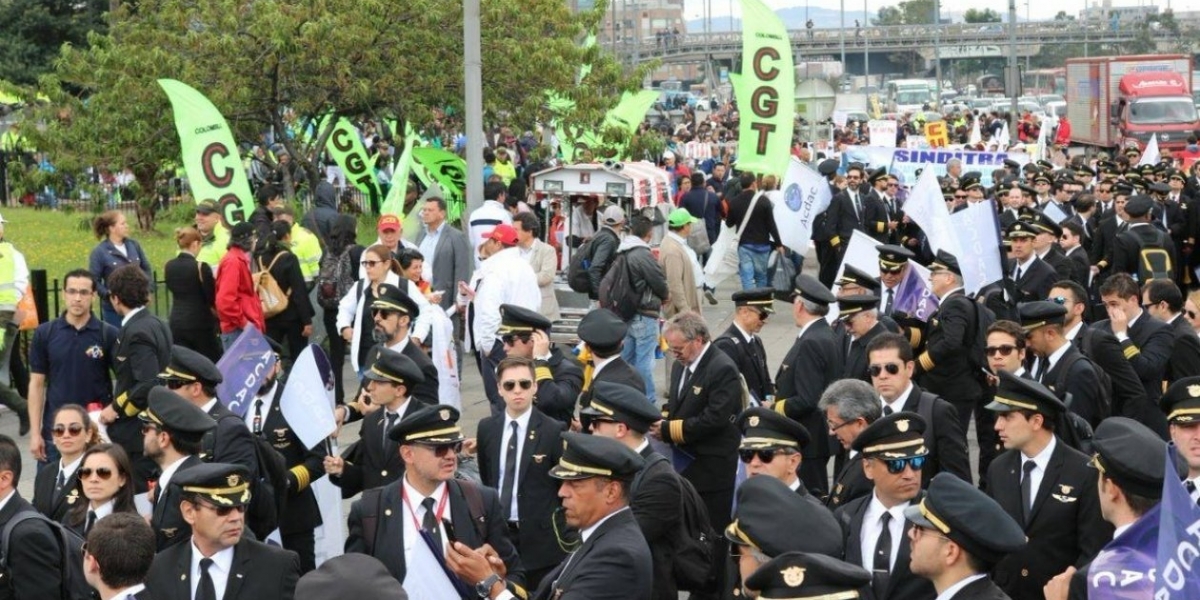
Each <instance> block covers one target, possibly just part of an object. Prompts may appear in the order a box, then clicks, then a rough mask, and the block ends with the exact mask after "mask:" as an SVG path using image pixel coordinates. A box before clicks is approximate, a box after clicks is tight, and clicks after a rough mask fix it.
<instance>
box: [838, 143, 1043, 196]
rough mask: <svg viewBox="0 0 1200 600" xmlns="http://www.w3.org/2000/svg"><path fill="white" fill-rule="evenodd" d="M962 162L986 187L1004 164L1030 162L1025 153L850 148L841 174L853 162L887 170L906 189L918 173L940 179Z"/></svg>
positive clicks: (845, 152) (965, 170) (914, 181)
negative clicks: (928, 171)
mask: <svg viewBox="0 0 1200 600" xmlns="http://www.w3.org/2000/svg"><path fill="white" fill-rule="evenodd" d="M955 158H957V159H959V160H960V161H962V166H963V168H962V170H963V172H964V173H967V172H970V171H978V172H979V173H980V174H981V175H983V180H982V183H983V186H984V187H989V186H991V185H992V171H994V170H996V169H1000V168H1003V167H1004V161H1005V160H1006V159H1007V160H1014V161H1016V162H1017V163H1018V164H1020V165H1021V166H1024V165H1025V164H1026V163H1028V162H1029V159H1030V157H1029V155H1028V154H1025V153H1024V152H976V151H971V150H955V149H949V148H928V149H923V150H912V149H908V148H878V147H875V146H847V147H846V149H845V150H844V151H843V152H842V170H843V172H845V168H846V166H848V165H849V164H850V163H852V162H860V163H863V164H864V165H866V167H867V168H868V169H877V168H879V167H887V169H888V173H891V174H893V175H895V176H897V177H899V178H900V181H902V182H903V183H904V184H905V185H909V186H911V185H915V184H916V182H917V170H918V169H933V172H934V173H936V174H937V175H938V177H941V176H943V175H945V174H946V164H947V163H949V162H950V160H951V159H955Z"/></svg>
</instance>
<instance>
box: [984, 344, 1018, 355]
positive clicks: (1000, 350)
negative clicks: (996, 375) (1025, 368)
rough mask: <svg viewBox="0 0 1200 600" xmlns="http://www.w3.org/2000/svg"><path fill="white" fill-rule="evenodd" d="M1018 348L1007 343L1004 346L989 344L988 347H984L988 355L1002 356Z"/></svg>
mask: <svg viewBox="0 0 1200 600" xmlns="http://www.w3.org/2000/svg"><path fill="white" fill-rule="evenodd" d="M1016 349H1017V347H1016V346H1012V345H1009V344H1005V345H1003V346H988V347H987V348H984V351H985V352H987V355H988V356H996V355H997V354H999V355H1000V356H1009V355H1011V354H1012V353H1013V350H1016Z"/></svg>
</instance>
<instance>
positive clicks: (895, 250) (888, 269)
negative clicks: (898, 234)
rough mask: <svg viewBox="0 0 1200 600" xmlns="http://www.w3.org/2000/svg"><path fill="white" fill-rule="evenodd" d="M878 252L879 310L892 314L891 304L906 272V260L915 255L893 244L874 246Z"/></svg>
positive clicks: (913, 257)
mask: <svg viewBox="0 0 1200 600" xmlns="http://www.w3.org/2000/svg"><path fill="white" fill-rule="evenodd" d="M875 250H876V251H877V252H879V283H880V284H881V287H880V289H879V290H878V294H877V295H878V296H879V298H880V310H881V311H882V312H881V314H883V315H884V316H888V317H890V316H892V312H893V310H894V307H893V305H894V304H895V301H896V289H897V288H898V287H899V285H900V282H901V281H904V276H905V275H906V274H907V273H908V261H910V260H913V259H915V258H916V257H917V256H916V255H915V254H913V253H912V251H911V250H909V249H908V248H905V247H903V246H897V245H894V244H882V245H879V246H875Z"/></svg>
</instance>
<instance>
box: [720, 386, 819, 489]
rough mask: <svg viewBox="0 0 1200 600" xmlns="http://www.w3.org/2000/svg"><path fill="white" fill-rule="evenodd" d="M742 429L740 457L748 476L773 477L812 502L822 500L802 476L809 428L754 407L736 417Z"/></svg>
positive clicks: (759, 407)
mask: <svg viewBox="0 0 1200 600" xmlns="http://www.w3.org/2000/svg"><path fill="white" fill-rule="evenodd" d="M737 426H738V429H740V430H741V432H742V443H741V445H740V446H738V458H740V459H741V461H742V464H744V465H746V476H747V477H757V476H760V475H766V476H769V477H774V478H775V479H778V480H780V481H782V482H783V483H784V485H786V486H788V489H790V490H792V491H794V492H796V493H797V494H799V495H800V496H801V497H802V498H805V499H806V500H808V501H809V502H810V503H812V504H820V500H818V499H817V498H816V497H814V496H813V495H812V494H810V493H808V490H806V489H805V488H804V485H803V484H802V483H801V482H800V478H799V477H797V476H796V472H797V470H798V469H799V468H800V461H801V456H800V451H801V450H803V449H804V447H805V446H807V445H808V442H809V436H808V430H807V429H805V428H804V426H802V425H800V424H799V423H797V422H796V421H793V420H792V419H789V418H787V417H785V416H783V415H781V414H779V413H777V412H775V411H773V410H771V409H770V408H766V407H763V406H751V407H750V408H747V409H746V410H744V411H742V414H740V415H738V419H737Z"/></svg>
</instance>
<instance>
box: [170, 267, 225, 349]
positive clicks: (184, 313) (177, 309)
mask: <svg viewBox="0 0 1200 600" xmlns="http://www.w3.org/2000/svg"><path fill="white" fill-rule="evenodd" d="M163 279H164V280H165V281H166V284H167V289H168V290H170V292H171V317H170V323H171V329H172V331H174V330H176V329H180V330H182V329H187V330H197V329H200V330H205V331H209V330H211V331H213V332H215V331H216V330H217V316H216V315H215V314H213V306H215V304H214V302H215V301H216V295H217V282H216V279H214V278H213V272H212V267H210V266H208V265H207V264H205V263H202V262H199V261H197V260H196V257H195V256H192V255H191V254H189V253H187V252H180V253H179V255H178V256H176V257H175V258H172V259H171V260H168V261H167V264H166V266H165V267H163ZM214 335H216V334H215V333H214Z"/></svg>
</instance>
